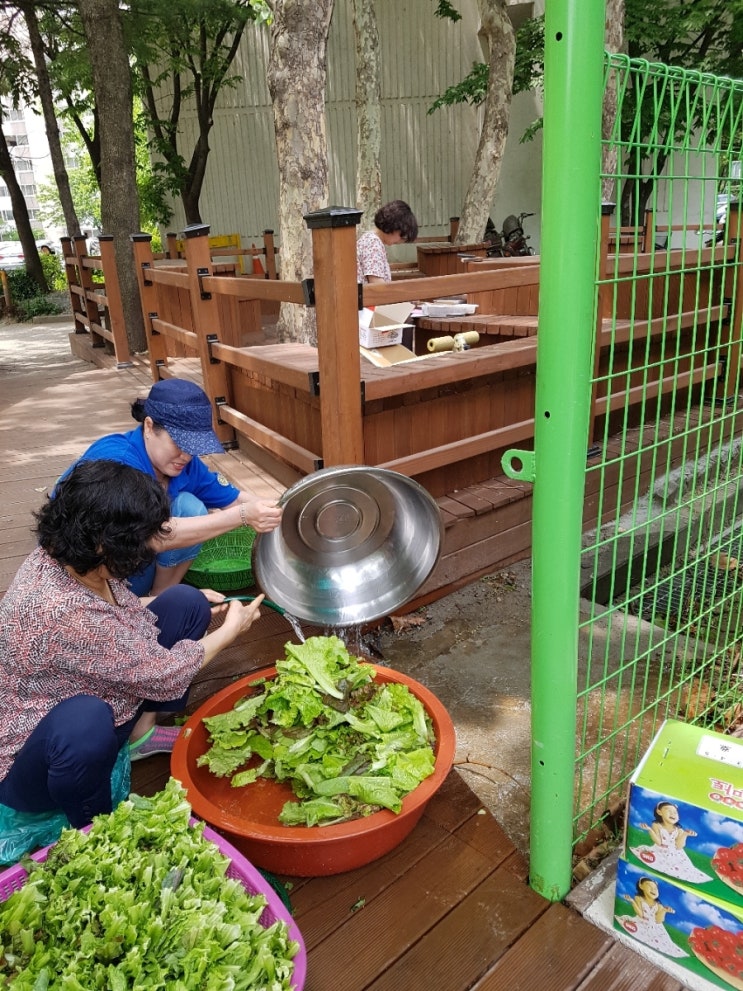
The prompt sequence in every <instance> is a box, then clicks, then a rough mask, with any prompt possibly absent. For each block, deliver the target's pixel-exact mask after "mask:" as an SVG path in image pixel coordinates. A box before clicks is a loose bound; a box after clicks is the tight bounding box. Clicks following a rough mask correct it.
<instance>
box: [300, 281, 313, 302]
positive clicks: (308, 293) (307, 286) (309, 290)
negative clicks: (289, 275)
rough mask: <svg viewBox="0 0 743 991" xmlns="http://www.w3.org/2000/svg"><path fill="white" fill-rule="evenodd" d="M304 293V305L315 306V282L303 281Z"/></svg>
mask: <svg viewBox="0 0 743 991" xmlns="http://www.w3.org/2000/svg"><path fill="white" fill-rule="evenodd" d="M302 292H303V293H304V305H305V306H314V305H315V280H314V279H302Z"/></svg>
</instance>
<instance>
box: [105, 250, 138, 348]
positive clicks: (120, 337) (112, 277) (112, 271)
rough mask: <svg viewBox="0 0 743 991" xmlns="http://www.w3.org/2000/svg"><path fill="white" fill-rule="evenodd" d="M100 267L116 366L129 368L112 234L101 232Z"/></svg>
mask: <svg viewBox="0 0 743 991" xmlns="http://www.w3.org/2000/svg"><path fill="white" fill-rule="evenodd" d="M99 242H100V246H101V268H102V270H103V280H104V283H105V287H106V311H107V324H108V329H109V330H110V331H111V335H112V336H113V345H114V355H115V357H116V367H117V368H131V367H132V365H133V364H134V362H133V361H132V355H131V352H130V350H129V340H128V338H127V336H126V323H125V322H124V305H123V303H122V302H121V287H120V285H119V273H118V270H117V268H116V249H115V247H114V238H113V234H101V236H100V238H99Z"/></svg>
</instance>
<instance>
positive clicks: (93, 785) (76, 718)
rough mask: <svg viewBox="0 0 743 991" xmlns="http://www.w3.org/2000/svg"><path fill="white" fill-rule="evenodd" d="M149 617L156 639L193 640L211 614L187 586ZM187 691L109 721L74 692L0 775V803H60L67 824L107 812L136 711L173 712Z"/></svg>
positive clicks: (40, 807)
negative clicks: (114, 771)
mask: <svg viewBox="0 0 743 991" xmlns="http://www.w3.org/2000/svg"><path fill="white" fill-rule="evenodd" d="M147 608H148V609H150V610H151V611H152V612H153V613H154V614H155V616H156V617H157V627H158V630H159V631H160V633H159V636H158V641H159V643H160V644H161V646H163V647H167V648H170V647H172V646H173V645H174V644H176V643H177V642H178V641H179V640H200V639H201V637H203V636H204V634H205V632H206V629H207V627H208V625H209V621H210V619H211V608H210V606H209V603H208V601H207V600H206V598H205V596H204V595H203V594H202V593H201V592H200V591H199V590H198V589H195V588H191V587H190V586H188V585H174V586H173V587H172V588H169V589H166V590H165V591H164V592H163V593H162V594H161V595H158V596H157V598H156V599H153V601H152V602H151V603H150V604H149V606H148V607H147ZM187 698H188V692H186V693H185V695H183V696H182V698H180V699H173V700H172V701H170V702H154V701H144V702H143V703H142V705H141V706H140V709H139V712H138V713H137V715H136V716H134V718H132V719H130V720H128V722H126V723H124V724H123V725H121V726H114V720H113V712H112V711H111V706H110V705H109V704H108V703H107V702H103V701H102V700H101V699H99V698H96V697H94V696H92V695H75V696H73V697H72V698H69V699H65V701H64V702H60V703H59V704H58V705H56V706H55V707H54V708H53V709H52V710H51V711H50V712H49V713H47V715H46V716H44V718H43V719H41V720H40V722H39V723H38V725H37V726H36V728H35V729H34V730H33V732H32V733H31V735H30V736H29V738H28V739H27V740H26V742H25V743H24V745H23V746H22V747H21V749H20V750H19V751H18V754H17V756H16V758H15V760H14V761H13V764H12V766H11V768H10V771H9V772H8V774H7V775H6V777H5V778H4V779H3V780H2V781H0V803H1V804H3V805H7V806H8V807H9V808H12V809H16V810H18V811H19V812H49V811H53V810H54V811H56V810H59V809H61V810H62V811H63V812H64V813H65V815H66V816H67V818H68V819H69V821H70V824H71V825H72V826H76V827H80V826H85V825H87V823H89V822H90V821H91V819H92V818H93V816H95V815H99V814H101V813H107V812H110V811H111V771H112V769H113V766H114V763H115V761H116V756H117V754H118V752H119V750H120V749H121V747H122V746H123V745H124V744H125V743H126V741H127V740H128V739H129V736H130V734H131V731H132V729H133V728H134V725H135V723H136V722H137V720H138V719H139V717H140V715H141V714H142V712H153V711H154V712H157V711H176V712H180V711H181V710H182V709H183V708H184V706H185V704H186V700H187Z"/></svg>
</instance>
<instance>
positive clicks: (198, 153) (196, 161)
mask: <svg viewBox="0 0 743 991" xmlns="http://www.w3.org/2000/svg"><path fill="white" fill-rule="evenodd" d="M211 126H212V122H211V120H209V121H208V122H202V121H199V136H198V138H197V140H196V146H195V147H194V150H193V154H192V155H191V161H190V163H189V166H188V179H187V181H186V184H185V186H184V187H183V189H182V190H181V203H182V204H183V210H184V213H185V216H186V223H187V224H200V223H201V222H202V220H201V208H200V206H199V200H200V199H201V190H202V188H203V186H204V176H205V175H206V163H207V161H208V160H209V131H210V130H211Z"/></svg>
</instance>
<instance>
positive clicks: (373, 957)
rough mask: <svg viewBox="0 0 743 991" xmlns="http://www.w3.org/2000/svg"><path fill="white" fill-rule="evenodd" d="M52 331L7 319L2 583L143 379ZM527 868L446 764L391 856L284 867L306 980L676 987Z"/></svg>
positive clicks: (149, 768) (276, 620) (246, 468)
mask: <svg viewBox="0 0 743 991" xmlns="http://www.w3.org/2000/svg"><path fill="white" fill-rule="evenodd" d="M59 334H63V335H64V338H65V341H66V330H64V329H44V330H38V329H36V328H35V327H29V328H28V341H27V342H25V341H24V342H23V345H22V346H20V347H19V345H18V343H17V340H16V338H15V337H14V338H13V340H12V341H11V338H10V334H9V333H8V332H6V329H5V328H3V327H0V483H1V485H2V495H3V498H2V506H0V595H1V594H3V593H4V592H5V590H6V589H7V587H8V584H9V582H10V580H11V579H12V576H13V574H14V573H15V570H16V569H17V567H18V565H19V564H20V562H21V561H22V560H23V558H24V557H25V555H26V554H27V553H28V552H29V551H30V550H31V548H32V546H33V537H32V535H31V532H30V526H31V524H32V513H33V511H34V510H35V509H36V508H37V507H38V506H39V505H40V503H41V502H42V500H43V498H44V494H45V493H46V492H47V491H48V490H49V487H50V486H51V485H52V484H53V483H54V480H55V479H56V477H57V475H58V474H59V472H60V471H62V470H63V469H64V468H65V467H66V466H67V465H68V464H69V463H70V461H71V460H72V459H74V457H75V456H76V455H77V454H78V453H79V452H80V451H81V450H83V449H84V447H85V446H86V445H87V444H89V443H90V442H91V441H92V440H94V439H95V438H96V437H98V436H100V435H101V434H102V433H105V432H107V431H113V430H121V429H129V428H130V426H131V423H132V421H131V420H130V419H129V417H128V404H129V403H130V402H131V400H132V399H133V398H134V397H135V396H136V395H139V394H143V393H144V392H145V391H146V390H147V389H148V388H149V384H150V380H149V377H148V375H147V368H146V366H145V365H144V364H140V363H137V364H136V365H135V366H134V367H133V368H130V369H120V370H117V369H115V368H114V367H112V363H108V365H109V367H103V368H93V367H91V366H90V365H86V364H84V363H83V362H82V361H79V360H77V359H76V358H74V357H73V356H72V355H71V354H70V355H65V356H64V358H62V359H59V357H58V356H57V357H56V358H54V359H51V358H50V357H49V353H50V348H51V347H52V344H53V342H55V341H58V337H57V335H59ZM16 337H17V335H16ZM57 354H58V352H57ZM103 364H104V365H106V362H105V361H104V362H103ZM179 374H185V370H184V368H181V369H179ZM101 394H104V395H105V396H106V403H105V406H104V407H102V405H101V402H100V399H99V397H100V395H101ZM228 457H229V456H228V455H225V459H226V458H228ZM238 472H239V474H240V481H241V483H243V484H248V481H247V476H248V475H249V476H250V481H249V484H250V485H251V487H252V488H254V489H258V490H259V491H266V492H268V491H280V489H281V487H280V486H278V485H277V483H275V481H274V480H272V479H271V478H270V477H267V476H265V475H264V473H262V472H260V471H259V470H258V469H257V468H254V467H251V466H250V465H246V464H241V465H240V466H239V467H236V474H237V473H238ZM306 632H307V633H312V632H314V631H313V630H311V629H308V630H306ZM286 639H287V629H286V627H285V621H284V620H283V619H282V618H281V617H280V616H279V615H278V614H276V613H269V612H267V613H266V615H265V616H264V617H262V618H261V620H260V621H259V622H258V623H256V624H255V626H254V628H253V630H251V631H250V634H249V639H246V641H245V642H240V643H238V644H236V645H234V646H233V648H231V650H230V651H225V652H224V654H223V656H222V658H221V659H220V661H219V663H218V664H215V665H211V666H210V667H209V669H208V672H209V673H208V678H206V677H205V678H204V679H203V680H202V681H201V682H199V684H198V685H197V686H195V689H194V692H193V695H192V706H191V708H193V707H194V706H195V705H197V704H198V702H199V701H200V699H202V698H203V697H205V696H208V695H209V694H211V693H213V692H214V691H216V690H217V689H218V688H220V687H221V686H222V685H223V684H224V683H226V682H228V681H231V680H232V679H234V678H235V677H238V676H241V675H243V674H246V673H248V672H250V671H251V670H254V669H255V668H257V667H260V666H262V665H264V664H267V663H269V662H270V661H272V660H273V659H274V658H275V657H276V656H277V655H278V654H279V653H280V652H281V648H282V646H283V643H284V642H285V641H286ZM168 774H169V764H168V760H167V758H165V757H154V758H150V759H149V760H147V761H142V762H141V763H138V764H135V765H134V767H133V787H134V790H136V791H138V792H139V793H141V794H151V793H152V792H154V791H156V790H158V789H159V788H160V787H162V785H163V784H164V782H165V780H166V779H167V776H168ZM526 877H527V865H526V863H525V861H524V859H523V857H522V856H521V855H520V854H519V853H518V852H517V851H516V849H515V848H514V846H513V844H512V843H511V842H510V840H509V839H508V837H507V836H506V835H505V833H504V832H503V830H502V829H501V827H500V826H499V824H498V822H497V821H496V819H495V818H494V817H493V816H492V815H491V814H490V813H489V812H488V811H487V810H486V809H484V808H483V807H482V804H481V803H480V801H479V800H478V798H477V796H476V795H475V794H474V793H473V792H472V791H471V790H470V788H469V787H468V786H467V784H466V783H465V782H464V781H463V780H462V778H461V777H460V776H459V774H458V773H457V771H456V770H454V771H452V773H451V774H450V776H449V778H448V779H447V781H446V783H445V785H444V786H443V788H442V789H441V790H440V792H439V793H438V794H437V795H436V796H435V798H434V799H433V800H432V802H431V803H430V805H429V807H428V808H427V810H426V812H425V814H424V816H423V819H422V820H421V822H420V823H419V824H418V826H417V827H416V828H415V830H414V831H413V833H412V834H411V835H410V837H409V838H408V839H407V840H406V841H405V842H404V843H403V844H401V845H400V846H399V847H398V848H397V849H396V850H394V851H392V852H391V853H390V854H387V855H386V856H385V857H383V858H382V859H380V860H378V861H377V862H375V863H373V864H371V865H369V866H367V867H364V868H360V869H359V870H356V871H351V872H348V873H345V874H340V875H336V876H335V877H329V878H312V879H297V880H292V879H284V880H285V881H286V882H287V883H289V884H291V891H290V897H291V901H292V904H293V909H294V912H295V917H296V920H297V923H298V925H299V927H300V930H301V931H302V934H303V936H304V938H305V941H306V944H307V947H308V955H309V972H308V979H307V983H306V991H331V989H333V988H342V989H343V991H362V989H363V991H387V989H389V991H392V989H395V991H422V989H425V991H475V989H476V991H496V989H498V991H501V989H502V991H506V989H508V991H518V989H524V991H527V989H528V991H537V989H542V988H547V989H550V991H572V989H580V991H598V989H601V991H611V989H616V991H620V989H621V991H680V989H681V987H682V985H680V984H679V983H678V982H677V981H676V980H674V979H672V978H671V977H669V976H668V975H667V974H664V973H663V972H661V971H658V970H656V969H654V968H653V967H651V966H650V965H649V964H648V962H647V960H645V959H644V958H643V957H641V956H639V955H637V954H635V953H633V952H632V951H630V950H628V949H627V948H626V947H624V946H622V945H620V944H619V943H617V942H615V941H614V940H613V939H612V937H611V936H609V935H608V934H606V933H604V932H602V931H601V930H599V929H597V928H595V927H594V926H592V925H591V924H590V923H588V922H586V921H585V920H584V919H583V918H582V917H581V916H580V915H579V914H578V913H577V912H575V911H574V910H572V909H570V908H568V907H566V906H565V905H561V904H550V903H549V902H547V901H545V900H544V899H542V898H541V897H540V896H539V895H537V894H536V893H535V892H533V891H532V890H531V889H530V888H529V887H528V885H527V883H526ZM359 905H362V907H358V906H359Z"/></svg>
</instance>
